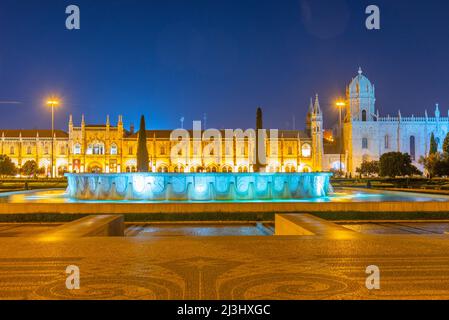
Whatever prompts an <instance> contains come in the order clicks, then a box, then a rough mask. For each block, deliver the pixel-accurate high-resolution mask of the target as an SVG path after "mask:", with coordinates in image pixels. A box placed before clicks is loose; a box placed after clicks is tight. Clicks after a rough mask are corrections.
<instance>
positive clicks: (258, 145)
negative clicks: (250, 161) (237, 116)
mask: <svg viewBox="0 0 449 320" xmlns="http://www.w3.org/2000/svg"><path fill="white" fill-rule="evenodd" d="M262 129H263V116H262V109H261V108H257V112H256V163H255V164H254V172H260V171H261V169H262V168H263V167H264V165H262V164H261V163H260V159H259V154H265V141H262V142H260V141H259V130H262ZM259 148H261V149H262V150H259Z"/></svg>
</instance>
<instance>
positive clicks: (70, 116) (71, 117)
mask: <svg viewBox="0 0 449 320" xmlns="http://www.w3.org/2000/svg"><path fill="white" fill-rule="evenodd" d="M72 125H73V116H72V115H71V114H70V115H69V126H72Z"/></svg>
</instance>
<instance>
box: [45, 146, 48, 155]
mask: <svg viewBox="0 0 449 320" xmlns="http://www.w3.org/2000/svg"><path fill="white" fill-rule="evenodd" d="M48 153H49V152H48V147H47V146H45V147H44V154H48Z"/></svg>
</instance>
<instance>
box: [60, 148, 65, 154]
mask: <svg viewBox="0 0 449 320" xmlns="http://www.w3.org/2000/svg"><path fill="white" fill-rule="evenodd" d="M59 154H60V155H64V154H65V146H61V147H60V148H59Z"/></svg>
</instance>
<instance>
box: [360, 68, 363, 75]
mask: <svg viewBox="0 0 449 320" xmlns="http://www.w3.org/2000/svg"><path fill="white" fill-rule="evenodd" d="M362 74H363V71H362V67H359V75H362Z"/></svg>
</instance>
